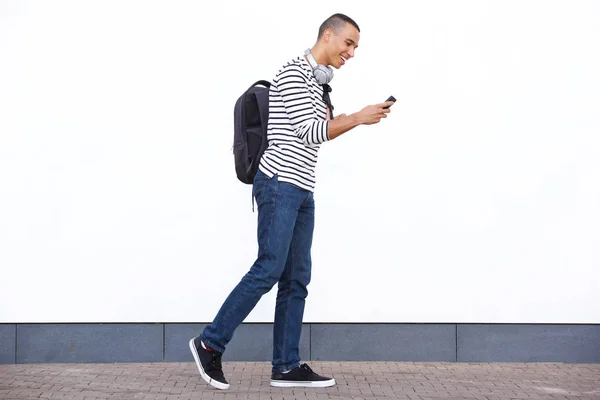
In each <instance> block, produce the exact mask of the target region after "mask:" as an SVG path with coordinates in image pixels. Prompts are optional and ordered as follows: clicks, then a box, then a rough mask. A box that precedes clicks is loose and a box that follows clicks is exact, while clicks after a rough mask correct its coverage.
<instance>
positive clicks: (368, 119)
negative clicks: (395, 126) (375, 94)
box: [358, 101, 394, 125]
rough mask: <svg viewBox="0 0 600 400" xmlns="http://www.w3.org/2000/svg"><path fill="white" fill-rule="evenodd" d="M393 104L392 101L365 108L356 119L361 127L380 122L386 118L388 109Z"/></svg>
mask: <svg viewBox="0 0 600 400" xmlns="http://www.w3.org/2000/svg"><path fill="white" fill-rule="evenodd" d="M392 104H394V102H393V101H386V102H385V103H379V104H374V105H370V106H366V107H365V108H363V109H362V110H360V111H359V112H358V118H359V120H360V121H361V123H362V124H363V125H372V124H376V123H378V122H379V121H381V118H387V114H388V113H389V112H390V111H391V110H390V109H389V108H385V107H389V106H391V105H392Z"/></svg>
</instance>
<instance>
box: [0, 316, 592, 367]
mask: <svg viewBox="0 0 600 400" xmlns="http://www.w3.org/2000/svg"><path fill="white" fill-rule="evenodd" d="M204 326H205V324H186V323H181V324H176V323H139V324H136V323H128V324H123V323H112V324H111V323H98V324H95V323H88V324H41V323H40V324H0V364H15V363H16V364H25V363H109V362H162V361H166V362H191V361H192V356H191V354H190V352H189V348H188V341H189V339H190V338H192V337H194V336H197V335H198V334H199V333H200V331H201V330H202V328H204ZM272 329H273V325H272V324H242V325H241V326H240V327H239V328H238V330H237V331H236V333H235V335H234V337H233V339H232V341H231V342H230V344H229V346H228V348H227V351H226V352H225V354H224V355H223V360H224V361H270V360H271V357H272V336H273V331H272ZM300 355H301V357H302V359H303V360H306V361H310V360H319V361H415V362H420V361H424V362H566V363H600V324H587V325H568V324H562V325H561V324H371V323H365V324H333V323H331V324H327V323H326V324H304V325H303V330H302V337H301V343H300Z"/></svg>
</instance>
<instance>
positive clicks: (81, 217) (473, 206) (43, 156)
mask: <svg viewBox="0 0 600 400" xmlns="http://www.w3.org/2000/svg"><path fill="white" fill-rule="evenodd" d="M275 4H277V5H276V6H275ZM315 10H318V11H315ZM338 11H339V12H344V13H347V14H348V15H350V16H352V17H353V18H355V19H356V20H357V22H358V23H359V25H360V27H361V31H362V36H361V41H360V47H359V49H358V51H357V52H356V58H355V59H353V60H352V61H350V62H349V63H348V64H347V65H346V66H344V67H343V68H342V69H341V70H339V71H337V72H336V77H335V79H334V81H333V82H332V86H333V92H332V99H333V102H334V105H335V107H336V112H345V113H350V112H354V111H358V110H359V109H361V108H362V107H363V106H365V105H367V104H370V103H375V102H380V101H383V100H384V99H385V98H387V97H388V96H389V95H390V94H393V95H394V96H396V98H397V99H398V102H397V104H396V105H395V106H394V107H393V112H392V113H391V115H390V117H389V118H388V119H386V120H384V121H383V122H382V123H381V124H379V125H377V126H373V127H359V128H357V129H355V130H354V131H351V132H349V133H347V134H346V135H344V136H342V137H341V138H339V139H336V140H334V141H332V142H330V143H327V144H326V145H324V146H323V148H322V150H321V153H320V162H319V166H318V174H317V178H318V183H317V190H316V193H315V198H316V201H317V222H316V232H315V240H314V249H313V258H314V265H313V281H312V283H311V285H310V287H309V291H310V294H309V298H308V302H307V306H306V314H305V321H306V322H340V321H344V322H532V323H534V322H548V323H562V322H564V323H598V322H600V306H599V305H600V272H599V268H598V267H599V266H600V256H599V252H600V251H599V247H600V246H599V244H600V228H599V227H600V208H599V206H598V205H599V204H600V157H599V155H600V152H599V150H600V136H599V133H600V112H599V111H600V74H599V73H598V71H600V52H599V51H598V49H600V24H598V21H600V5H599V3H598V2H594V1H567V0H564V1H452V2H447V1H419V2H412V1H410V2H409V1H399V2H398V1H394V2H392V1H384V2H376V3H372V2H371V3H369V2H363V1H353V2H348V1H340V0H334V1H327V2H322V3H319V5H318V6H316V7H315V6H314V4H313V3H306V4H305V6H300V5H296V4H293V3H283V2H279V1H277V2H276V1H270V2H268V1H252V2H245V1H244V2H243V1H234V2H231V1H223V2H209V3H204V4H203V5H201V4H200V2H198V1H142V0H139V1H123V2H121V1H103V2H91V1H51V2H46V1H3V2H0V268H1V275H0V277H1V278H0V279H2V281H1V282H2V283H1V295H0V322H120V321H123V322H142V321H151V322H153V321H156V322H195V321H210V320H211V319H212V317H213V316H214V314H215V313H216V311H217V309H218V307H219V306H220V304H221V302H222V301H223V300H224V299H225V297H226V296H227V294H228V293H229V291H230V289H231V288H233V286H234V285H235V284H236V283H237V282H238V281H239V279H240V278H241V277H242V275H243V274H244V273H245V272H246V271H247V269H248V268H249V267H250V265H251V264H252V262H253V261H254V257H255V255H256V250H257V248H256V238H255V228H256V216H257V214H256V213H252V210H251V188H250V186H247V185H244V184H242V183H240V182H238V181H237V180H236V177H235V172H234V165H233V155H232V151H231V146H232V141H233V105H234V103H235V100H236V99H237V97H238V96H239V95H240V94H241V92H242V91H243V90H245V89H246V88H247V87H248V86H249V85H250V84H251V83H252V82H254V81H255V80H257V79H271V78H272V76H273V74H274V73H275V72H276V71H277V70H278V69H279V67H280V66H281V65H282V64H283V63H284V62H286V61H287V60H289V59H290V58H292V57H295V56H297V55H299V54H301V53H302V51H303V50H304V49H305V48H306V47H309V46H311V45H312V44H313V43H314V40H315V38H316V32H317V28H318V26H319V24H320V23H321V22H322V20H323V19H324V18H326V17H327V16H328V15H330V14H332V13H334V12H338ZM274 298H275V292H274V291H271V292H270V293H269V294H267V295H266V296H265V297H264V298H263V299H262V300H261V302H259V304H258V306H257V307H256V308H255V310H254V311H253V312H252V313H251V314H250V316H249V317H248V319H247V321H248V322H256V321H266V322H269V321H272V315H273V308H274Z"/></svg>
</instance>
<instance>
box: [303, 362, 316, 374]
mask: <svg viewBox="0 0 600 400" xmlns="http://www.w3.org/2000/svg"><path fill="white" fill-rule="evenodd" d="M300 369H302V370H303V371H304V372H306V373H307V374H314V371H313V370H312V369H311V368H310V367H309V366H308V364H302V365H300Z"/></svg>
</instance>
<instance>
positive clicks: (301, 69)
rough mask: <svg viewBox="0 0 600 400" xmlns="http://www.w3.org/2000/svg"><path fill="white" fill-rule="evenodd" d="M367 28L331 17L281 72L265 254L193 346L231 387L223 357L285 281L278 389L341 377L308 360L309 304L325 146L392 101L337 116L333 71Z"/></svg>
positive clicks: (376, 116)
mask: <svg viewBox="0 0 600 400" xmlns="http://www.w3.org/2000/svg"><path fill="white" fill-rule="evenodd" d="M359 38H360V29H359V27H358V25H357V24H356V22H354V21H353V20H352V19H350V18H349V17H347V16H345V15H343V14H334V15H332V16H331V17H329V18H328V19H327V20H325V21H324V22H323V24H322V25H321V26H320V28H319V34H318V38H317V41H316V43H315V45H314V46H313V47H312V48H311V49H309V50H307V51H306V52H305V54H304V55H301V56H299V57H297V58H295V59H293V60H291V61H289V62H288V63H287V64H285V65H284V66H283V67H282V69H281V70H280V71H279V72H278V73H277V75H276V76H275V78H274V80H273V82H272V85H271V88H270V92H269V123H268V140H269V146H268V148H267V149H266V150H265V153H264V154H263V156H262V159H261V162H260V167H259V170H258V172H257V175H256V177H255V179H254V183H253V189H252V192H253V196H254V197H255V198H256V203H257V205H258V232H257V233H258V245H259V250H258V257H257V259H256V261H255V262H254V264H253V265H252V267H251V268H250V270H249V271H248V272H247V273H246V275H245V276H244V277H243V278H242V279H241V281H240V282H239V284H238V285H237V286H236V287H235V288H234V289H233V291H232V292H231V293H230V294H229V296H228V297H227V299H226V300H225V302H224V303H223V305H222V307H221V309H220V310H219V312H218V313H217V316H216V317H215V319H214V320H213V322H212V323H211V324H210V325H208V326H207V327H206V328H205V329H204V331H203V332H202V333H201V334H200V336H198V337H195V338H192V339H191V340H190V342H189V345H190V349H191V352H192V355H193V356H194V359H195V361H196V364H197V366H198V370H199V371H200V375H201V376H202V378H204V379H205V380H206V381H207V382H208V383H209V384H210V385H212V386H214V387H216V388H219V389H228V388H229V384H228V382H227V380H226V379H225V376H224V374H223V370H222V365H221V356H222V353H223V352H224V351H225V347H226V346H227V344H228V343H229V341H230V340H231V338H232V336H233V333H234V331H235V329H236V328H237V327H238V326H239V325H240V324H241V323H242V321H243V320H244V319H245V318H246V317H247V316H248V314H249V313H250V312H251V311H252V309H253V308H254V307H255V306H256V304H257V303H258V301H259V300H260V298H261V297H262V296H263V295H264V294H265V293H267V292H269V291H270V290H271V288H272V287H273V286H274V285H275V284H276V283H278V292H277V300H276V306H275V321H274V329H273V361H272V376H271V386H278V387H297V386H305V387H327V386H332V385H334V384H335V380H334V379H332V378H328V377H323V376H320V375H318V374H316V373H315V372H313V371H312V370H311V368H310V367H309V366H308V365H307V364H300V355H299V344H300V333H301V330H302V318H303V314H304V302H305V298H306V296H307V294H308V291H307V286H308V284H309V282H310V276H311V245H312V237H313V228H314V199H313V191H314V187H315V166H316V163H317V154H318V150H319V146H320V145H321V144H322V143H324V142H327V141H330V140H333V139H335V138H336V137H338V136H340V135H342V134H343V133H345V132H347V131H349V130H351V129H353V128H355V127H357V126H359V125H370V124H375V123H378V122H379V121H380V120H381V119H382V118H386V117H387V114H388V113H389V112H390V109H389V108H387V107H389V106H390V105H391V104H392V102H386V103H380V104H376V105H370V106H367V107H365V108H363V109H362V110H361V111H359V112H357V113H354V114H351V115H345V114H341V115H340V116H338V117H336V118H334V119H331V118H330V116H331V115H332V114H331V112H332V110H331V104H330V102H329V101H328V85H327V84H328V83H329V81H330V80H331V78H332V77H333V69H331V67H333V68H336V69H339V68H340V67H342V66H343V65H344V64H345V63H346V62H347V61H348V60H349V59H351V58H352V57H354V52H355V50H356V48H357V47H358V42H359Z"/></svg>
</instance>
